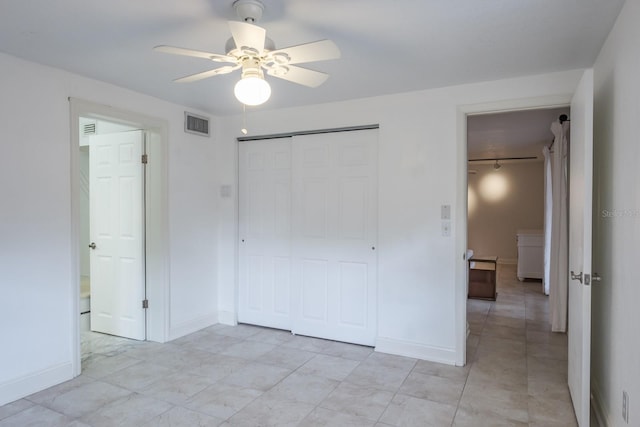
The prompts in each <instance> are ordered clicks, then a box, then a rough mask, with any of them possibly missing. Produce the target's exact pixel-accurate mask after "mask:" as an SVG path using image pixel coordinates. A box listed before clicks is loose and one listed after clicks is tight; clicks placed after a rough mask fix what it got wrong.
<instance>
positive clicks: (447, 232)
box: [442, 221, 451, 237]
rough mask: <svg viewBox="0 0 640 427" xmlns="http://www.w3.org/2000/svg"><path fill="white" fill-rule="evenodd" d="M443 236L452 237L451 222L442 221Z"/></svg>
mask: <svg viewBox="0 0 640 427" xmlns="http://www.w3.org/2000/svg"><path fill="white" fill-rule="evenodd" d="M442 236H443V237H449V236H451V221H442Z"/></svg>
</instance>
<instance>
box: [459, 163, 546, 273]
mask: <svg viewBox="0 0 640 427" xmlns="http://www.w3.org/2000/svg"><path fill="white" fill-rule="evenodd" d="M501 166H502V167H501V168H500V169H498V170H495V169H494V168H493V165H484V164H477V163H476V164H470V166H469V169H473V170H476V171H477V173H476V174H469V178H468V180H469V204H468V225H467V227H468V233H467V234H468V236H469V239H468V246H469V248H471V249H473V250H474V252H475V254H476V255H495V256H498V257H499V259H500V260H501V261H502V262H505V263H515V262H517V258H518V243H517V241H516V234H517V232H518V230H520V229H534V230H542V228H543V223H544V217H543V211H544V197H543V196H544V175H543V172H544V163H543V162H526V163H515V162H505V163H503V164H502V165H501Z"/></svg>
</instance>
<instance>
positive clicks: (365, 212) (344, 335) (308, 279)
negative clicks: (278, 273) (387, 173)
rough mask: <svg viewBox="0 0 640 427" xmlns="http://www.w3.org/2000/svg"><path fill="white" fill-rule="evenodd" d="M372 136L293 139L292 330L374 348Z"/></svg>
mask: <svg viewBox="0 0 640 427" xmlns="http://www.w3.org/2000/svg"><path fill="white" fill-rule="evenodd" d="M377 135H378V132H377V130H366V131H354V132H339V133H326V134H317V135H305V136H296V137H294V138H293V168H292V185H293V195H294V199H293V251H292V253H293V268H292V282H293V283H295V286H294V287H293V293H292V302H293V304H292V308H293V310H294V312H293V313H294V323H293V332H294V333H295V334H300V335H309V336H314V337H320V338H328V339H333V340H337V341H345V342H351V343H358V344H364V345H374V344H375V336H376V307H377V295H376V289H377V271H376V269H377V256H376V247H375V246H376V242H377V210H378V202H377V162H378V160H377Z"/></svg>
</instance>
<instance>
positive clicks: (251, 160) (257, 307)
mask: <svg viewBox="0 0 640 427" xmlns="http://www.w3.org/2000/svg"><path fill="white" fill-rule="evenodd" d="M239 144H240V145H239V150H238V153H239V242H238V245H239V268H238V269H239V271H238V278H239V289H238V299H239V307H238V321H240V322H242V323H250V324H255V325H261V326H268V327H273V328H279V329H288V330H290V329H291V312H290V307H291V299H290V292H291V280H290V278H291V142H290V139H289V138H285V139H282V140H275V141H274V140H269V141H251V142H241V143H239Z"/></svg>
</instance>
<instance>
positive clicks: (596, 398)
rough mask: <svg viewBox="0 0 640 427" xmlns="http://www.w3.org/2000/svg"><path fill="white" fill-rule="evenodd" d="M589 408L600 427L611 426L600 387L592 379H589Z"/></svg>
mask: <svg viewBox="0 0 640 427" xmlns="http://www.w3.org/2000/svg"><path fill="white" fill-rule="evenodd" d="M591 408H592V409H593V413H594V415H595V416H596V420H597V421H598V425H599V426H600V427H609V426H612V425H613V423H612V422H611V420H610V419H609V412H608V411H607V410H606V406H605V405H604V401H603V400H602V394H601V393H600V387H598V383H597V382H596V381H594V379H593V378H591Z"/></svg>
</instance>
